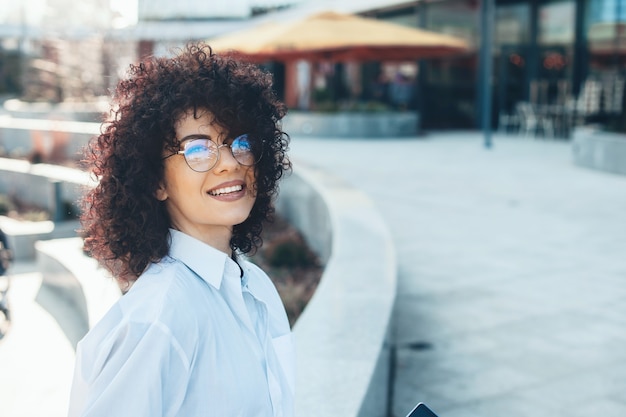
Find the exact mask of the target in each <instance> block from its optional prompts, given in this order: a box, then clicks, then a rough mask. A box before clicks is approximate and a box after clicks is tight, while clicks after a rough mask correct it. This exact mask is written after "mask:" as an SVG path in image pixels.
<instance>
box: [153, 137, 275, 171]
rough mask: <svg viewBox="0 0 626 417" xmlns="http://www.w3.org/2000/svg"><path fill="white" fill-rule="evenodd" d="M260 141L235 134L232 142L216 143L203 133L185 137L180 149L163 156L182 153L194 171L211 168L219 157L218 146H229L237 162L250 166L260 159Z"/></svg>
mask: <svg viewBox="0 0 626 417" xmlns="http://www.w3.org/2000/svg"><path fill="white" fill-rule="evenodd" d="M262 144H263V142H262V141H255V140H253V139H252V138H250V136H249V135H248V134H244V135H241V136H237V137H236V138H235V139H234V140H233V141H232V143H230V144H227V143H223V144H221V145H218V144H216V143H215V142H213V141H212V140H211V139H209V138H207V137H206V136H203V135H198V137H195V136H191V137H187V138H186V139H185V141H184V142H183V148H182V150H180V151H178V152H175V153H173V154H171V155H168V156H166V157H164V158H163V159H164V160H165V159H167V158H169V157H171V156H174V155H183V156H184V157H185V162H187V165H188V166H189V168H191V169H193V170H194V171H196V172H206V171H209V170H211V169H212V168H213V167H214V166H215V165H216V164H217V161H218V160H219V159H220V148H224V147H226V148H230V152H231V153H232V155H233V157H234V158H235V160H236V161H237V162H239V163H240V164H241V165H244V166H252V165H254V164H256V163H257V162H259V159H261V147H262Z"/></svg>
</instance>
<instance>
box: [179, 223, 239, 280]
mask: <svg viewBox="0 0 626 417" xmlns="http://www.w3.org/2000/svg"><path fill="white" fill-rule="evenodd" d="M170 236H171V242H170V257H172V258H174V259H177V260H179V261H180V262H182V263H184V264H185V265H187V267H188V268H189V269H191V270H192V271H193V272H195V273H196V274H197V275H198V276H199V277H200V278H202V279H203V280H204V281H206V282H207V283H208V284H210V285H212V286H213V287H215V288H217V289H218V290H219V289H220V286H221V285H222V280H223V278H224V275H228V276H230V275H236V276H237V277H239V276H240V273H241V272H240V269H239V266H238V265H237V263H236V262H235V261H233V260H232V259H231V258H230V257H229V256H228V255H227V254H225V253H224V252H222V251H219V250H217V249H215V248H214V247H212V246H209V245H207V244H206V243H204V242H201V241H199V240H198V239H196V238H193V237H191V236H189V235H187V234H185V233H183V232H180V231H178V230H174V229H170Z"/></svg>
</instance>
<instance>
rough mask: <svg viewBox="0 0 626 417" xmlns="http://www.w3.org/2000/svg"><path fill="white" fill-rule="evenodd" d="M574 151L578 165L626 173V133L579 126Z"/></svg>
mask: <svg viewBox="0 0 626 417" xmlns="http://www.w3.org/2000/svg"><path fill="white" fill-rule="evenodd" d="M572 151H573V154H574V162H575V163H576V164H577V165H580V166H584V167H587V168H593V169H597V170H601V171H607V172H612V173H614V174H621V175H626V134H620V133H611V132H602V131H599V130H596V129H592V128H584V127H582V128H578V129H576V130H575V131H574V140H573V142H572Z"/></svg>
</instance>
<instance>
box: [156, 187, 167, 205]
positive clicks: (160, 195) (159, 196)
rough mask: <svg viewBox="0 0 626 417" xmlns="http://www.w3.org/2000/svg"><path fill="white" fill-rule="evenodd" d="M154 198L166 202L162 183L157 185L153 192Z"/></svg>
mask: <svg viewBox="0 0 626 417" xmlns="http://www.w3.org/2000/svg"><path fill="white" fill-rule="evenodd" d="M154 196H155V197H156V199H157V200H159V201H165V200H167V191H165V186H164V185H163V183H159V187H158V188H157V189H156V190H155V191H154Z"/></svg>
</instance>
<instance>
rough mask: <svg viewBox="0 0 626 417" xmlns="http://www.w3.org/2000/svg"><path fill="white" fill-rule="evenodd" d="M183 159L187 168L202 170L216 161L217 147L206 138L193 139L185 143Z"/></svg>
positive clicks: (207, 168) (211, 166)
mask: <svg viewBox="0 0 626 417" xmlns="http://www.w3.org/2000/svg"><path fill="white" fill-rule="evenodd" d="M184 155H185V160H186V161H187V165H189V168H191V169H193V170H194V171H199V172H204V171H208V170H209V169H211V168H213V165H215V162H216V161H217V147H216V146H215V144H214V143H213V142H211V141H210V140H208V139H194V140H190V141H188V142H186V143H185V149H184Z"/></svg>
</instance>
